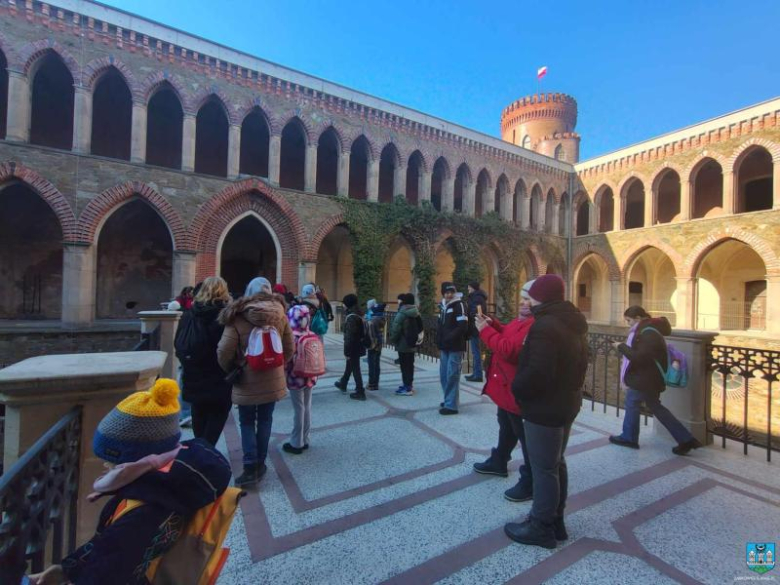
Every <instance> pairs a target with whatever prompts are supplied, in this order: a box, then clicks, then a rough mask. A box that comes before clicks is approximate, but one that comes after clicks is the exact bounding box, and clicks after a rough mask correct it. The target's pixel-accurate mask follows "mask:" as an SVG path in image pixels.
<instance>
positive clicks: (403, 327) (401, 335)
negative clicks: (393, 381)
mask: <svg viewBox="0 0 780 585" xmlns="http://www.w3.org/2000/svg"><path fill="white" fill-rule="evenodd" d="M414 301H415V298H414V295H413V294H412V293H403V294H400V295H398V313H397V314H396V316H395V319H393V324H392V326H391V328H390V343H392V344H393V345H394V346H395V349H396V351H397V352H398V360H399V365H400V366H401V385H400V386H399V387H398V389H397V390H396V391H395V394H396V396H413V395H414V354H415V353H417V337H418V335H419V334H420V332H421V331H422V330H423V322H422V317H421V316H420V310H419V309H418V308H417V306H416V305H415V303H414Z"/></svg>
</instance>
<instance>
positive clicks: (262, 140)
mask: <svg viewBox="0 0 780 585" xmlns="http://www.w3.org/2000/svg"><path fill="white" fill-rule="evenodd" d="M270 140H271V133H270V131H269V129H268V122H267V120H266V118H265V116H264V115H263V112H262V110H260V108H254V109H253V110H252V111H251V112H249V114H248V115H247V116H246V118H244V122H243V123H242V124H241V158H240V159H239V167H238V168H239V171H238V172H239V173H241V174H242V175H255V176H257V177H268V154H269V146H270Z"/></svg>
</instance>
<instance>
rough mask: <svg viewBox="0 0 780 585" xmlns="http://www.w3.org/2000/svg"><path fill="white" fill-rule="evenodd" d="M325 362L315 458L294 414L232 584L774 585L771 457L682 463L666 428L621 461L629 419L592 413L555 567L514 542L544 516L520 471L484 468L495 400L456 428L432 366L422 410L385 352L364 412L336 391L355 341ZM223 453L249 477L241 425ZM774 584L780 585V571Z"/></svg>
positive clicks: (475, 400) (234, 565)
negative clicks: (297, 441) (763, 582)
mask: <svg viewBox="0 0 780 585" xmlns="http://www.w3.org/2000/svg"><path fill="white" fill-rule="evenodd" d="M326 348H327V357H328V373H327V374H326V375H325V376H323V377H322V378H321V379H320V382H319V384H318V385H317V387H316V389H315V391H314V398H313V415H312V425H313V430H312V435H311V448H310V449H309V450H308V451H306V452H305V453H304V454H303V455H290V454H287V453H284V452H283V451H282V450H281V445H282V443H283V442H285V441H286V440H287V433H288V432H289V430H290V428H291V425H292V407H291V405H290V402H289V400H287V399H286V400H284V401H282V402H281V403H279V404H278V405H277V408H276V412H275V416H274V427H273V428H274V434H273V436H272V439H271V447H270V453H269V460H268V467H269V470H268V473H267V475H266V476H265V478H264V479H263V481H262V482H261V484H260V485H259V486H258V488H257V489H255V490H252V491H250V492H249V494H248V496H247V497H245V498H244V499H243V501H242V505H241V510H240V512H239V513H238V514H237V515H236V518H235V521H234V523H233V526H232V528H231V531H230V533H229V535H228V540H227V546H229V547H230V548H231V553H230V557H229V559H228V562H227V564H226V566H225V568H224V570H223V573H222V576H221V578H220V579H219V583H220V584H223V585H228V584H234V583H235V584H241V585H246V584H255V583H264V584H277V583H278V584H284V585H290V584H299V583H301V584H303V583H305V584H309V583H312V584H313V583H317V584H341V583H356V584H357V583H361V584H362V583H366V584H368V583H385V584H399V585H400V584H404V585H407V584H418V583H441V584H451V585H455V584H472V583H480V584H493V583H555V584H563V583H586V584H593V583H605V584H631V583H641V584H647V583H653V584H654V585H661V584H666V583H713V584H716V583H717V584H723V583H732V582H734V581H741V580H749V579H751V578H759V575H757V574H756V573H753V572H752V571H750V570H749V569H748V568H747V566H746V562H745V547H746V543H747V542H778V541H780V473H778V468H777V465H778V463H771V464H768V463H766V461H765V454H764V452H763V451H760V450H755V452H754V453H753V454H751V455H750V456H748V457H745V456H743V455H742V453H741V451H737V450H736V449H727V450H723V449H722V448H721V447H720V444H719V443H718V446H717V447H716V446H710V447H707V448H705V449H699V450H698V451H696V452H695V453H694V454H693V455H692V456H689V457H677V456H675V455H673V454H672V453H671V447H672V446H673V443H672V442H671V440H670V439H666V438H663V437H661V436H659V435H656V434H655V433H654V432H653V430H652V422H651V423H650V425H649V426H647V427H643V428H642V436H641V439H640V442H641V444H642V448H641V449H640V450H639V451H634V450H630V449H625V448H620V447H616V446H613V445H610V444H609V443H608V441H607V437H608V436H609V435H610V434H612V433H614V432H616V431H618V430H619V428H620V424H621V419H620V418H618V417H616V416H615V414H614V411H612V412H610V413H607V414H604V413H603V412H602V411H601V410H599V408H600V407H597V410H596V412H592V411H591V409H590V403H587V405H586V407H584V408H583V410H582V412H581V414H580V416H579V417H578V419H577V421H576V423H575V425H574V429H573V431H572V437H571V440H570V443H569V448H568V451H567V459H568V465H569V475H570V477H569V482H570V485H569V490H570V494H569V503H568V508H567V516H566V522H567V527H568V531H569V535H570V539H569V541H568V542H567V543H565V545H562V546H559V547H558V548H557V549H556V550H554V551H550V550H545V549H541V548H538V547H527V546H522V545H519V544H515V543H513V542H512V541H510V540H509V539H508V538H507V537H506V536H505V535H504V533H503V526H504V524H505V523H506V522H509V521H518V520H522V519H523V518H524V517H525V515H526V514H527V513H528V511H529V509H530V502H525V503H519V504H518V503H511V502H509V501H507V500H505V499H504V497H503V492H504V490H506V489H508V488H509V487H511V486H512V485H514V483H515V482H516V481H517V466H518V462H517V461H513V462H512V464H511V469H512V473H511V474H510V477H509V478H507V479H503V478H497V477H491V476H484V475H479V474H476V473H474V472H473V471H472V468H471V466H472V464H473V463H474V462H476V461H481V460H484V459H485V457H486V456H487V455H488V454H489V452H490V448H491V447H492V446H494V442H495V441H496V436H497V428H498V427H497V423H496V418H495V406H493V404H492V403H491V402H490V401H489V400H488V399H487V398H486V397H482V396H480V390H481V388H480V386H479V385H476V384H466V383H464V384H462V385H461V409H460V414H459V415H458V416H449V417H444V416H441V415H439V413H438V408H439V402H440V401H441V391H440V389H439V383H438V362H436V361H429V360H422V359H418V360H417V363H416V368H417V369H416V372H415V386H416V388H417V394H416V395H415V396H413V397H397V396H395V395H394V394H393V392H394V390H395V389H396V388H397V387H398V385H399V384H400V370H399V369H398V367H397V366H395V365H393V359H394V358H395V357H396V353H395V352H394V351H388V350H386V351H385V352H384V354H383V357H382V371H383V373H382V382H381V385H380V386H381V387H380V390H379V391H378V392H370V393H369V396H368V400H367V401H366V402H358V401H355V400H350V399H349V398H348V397H347V396H346V395H344V394H342V393H341V392H340V391H339V390H337V389H336V388H334V386H333V382H334V381H335V380H336V379H337V377H338V375H339V374H340V373H341V371H343V367H344V358H343V357H342V355H341V338H340V336H336V335H328V337H327V342H326ZM363 372H364V376H366V373H367V367H366V365H365V364H364V367H363ZM220 446H221V448H222V449H223V450H225V452H226V453H227V454H228V455H229V457H230V459H231V462H232V464H233V467H234V469H235V471H236V472H240V468H241V449H240V441H239V436H238V428H237V413H235V412H234V416H233V417H231V418H230V419H229V420H228V425H227V427H226V429H225V434H224V436H223V439H222V440H221V443H220ZM516 453H517V454H518V456H520V455H519V449H518V450H517V451H516ZM520 457H521V456H520ZM768 577H774V578H775V579H778V580H780V567H778V568H776V569H774V570H773V571H770V572H769V573H767V574H766V575H765V576H764V578H765V579H766V578H768Z"/></svg>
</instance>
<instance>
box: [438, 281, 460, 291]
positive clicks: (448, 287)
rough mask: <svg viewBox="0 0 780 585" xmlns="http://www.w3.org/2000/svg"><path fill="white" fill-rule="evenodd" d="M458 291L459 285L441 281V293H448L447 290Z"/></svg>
mask: <svg viewBox="0 0 780 585" xmlns="http://www.w3.org/2000/svg"><path fill="white" fill-rule="evenodd" d="M450 290H451V291H452V292H457V291H458V289H457V287H456V286H455V285H454V284H453V283H451V282H442V283H441V294H444V293H446V292H447V291H450Z"/></svg>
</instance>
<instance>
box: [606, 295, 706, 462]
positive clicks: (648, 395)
mask: <svg viewBox="0 0 780 585" xmlns="http://www.w3.org/2000/svg"><path fill="white" fill-rule="evenodd" d="M623 316H624V317H625V319H626V324H627V325H628V326H629V327H631V329H630V330H629V332H628V337H627V338H626V341H625V343H621V342H617V341H616V342H615V343H613V346H614V347H615V348H616V349H617V350H618V351H619V352H620V354H621V355H622V356H623V358H622V360H621V366H620V383H621V385H622V386H623V388H625V390H626V401H625V409H626V414H625V417H624V418H623V432H622V433H621V434H620V435H613V436H611V437H610V438H609V441H610V443H613V444H615V445H620V446H621V447H629V448H632V449H639V427H640V425H639V416H640V408H641V406H642V403H643V402H644V403H645V404H646V405H647V408H648V409H649V410H650V412H652V413H653V416H654V417H655V419H656V420H657V421H658V422H660V423H661V424H662V425H664V426H665V427H666V429H667V430H668V431H669V433H670V434H671V435H672V437H674V439H675V441H677V446H676V447H674V448H673V449H672V452H673V453H674V454H675V455H685V454H687V453H688V452H689V451H690V450H691V449H698V448H699V447H701V443H699V441H697V440H696V439H695V438H694V437H693V435H691V432H690V431H689V430H688V429H686V428H685V427H684V426H683V425H682V423H681V422H680V421H679V420H677V418H676V417H675V416H674V415H673V414H672V413H671V412H669V409H667V408H666V407H665V406H664V405H663V404H661V392H663V391H664V390H665V389H666V380H665V379H664V375H663V373H662V372H665V371H666V370H667V369H668V367H669V363H668V360H669V354H668V352H667V349H666V341H665V340H664V336H667V335H670V334H671V332H672V327H671V325H670V324H669V321H668V320H667V319H666V317H659V318H656V319H653V318H652V317H651V316H650V315H649V314H648V313H647V311H645V310H644V309H643V308H642V307H640V306H638V305H634V306H631V307H629V308H628V309H626V311H625V313H623Z"/></svg>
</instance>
